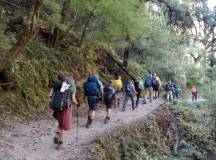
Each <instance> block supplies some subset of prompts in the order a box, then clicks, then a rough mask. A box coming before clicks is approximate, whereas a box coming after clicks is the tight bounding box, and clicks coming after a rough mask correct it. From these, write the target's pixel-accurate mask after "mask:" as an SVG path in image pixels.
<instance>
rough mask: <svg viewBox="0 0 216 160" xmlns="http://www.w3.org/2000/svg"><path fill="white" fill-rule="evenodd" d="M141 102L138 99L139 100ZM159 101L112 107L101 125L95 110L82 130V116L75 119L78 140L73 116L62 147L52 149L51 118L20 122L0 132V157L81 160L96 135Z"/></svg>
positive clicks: (100, 116) (0, 159)
mask: <svg viewBox="0 0 216 160" xmlns="http://www.w3.org/2000/svg"><path fill="white" fill-rule="evenodd" d="M141 102H142V101H141ZM160 104H162V102H160V101H154V102H153V103H151V104H146V105H140V106H139V108H138V109H136V110H134V111H132V110H131V107H130V104H128V108H127V110H126V111H125V112H122V111H119V109H114V110H113V114H112V119H111V120H110V122H109V123H107V124H104V123H103V122H104V114H105V112H104V111H98V112H97V115H96V118H95V120H94V122H93V125H92V127H91V128H90V129H86V128H85V127H84V125H85V124H86V117H80V119H79V139H78V140H76V139H75V137H76V136H75V135H76V125H75V124H76V118H75V117H74V118H73V124H74V125H73V127H72V130H71V131H70V132H69V133H68V134H67V136H66V138H65V141H64V146H65V148H64V150H62V151H56V150H55V145H54V144H53V136H54V133H55V130H56V125H57V124H56V122H55V120H54V119H50V120H41V121H37V122H32V123H30V124H26V125H24V124H22V125H21V124H20V125H17V126H15V127H14V128H13V129H12V130H10V131H9V130H1V132H0V160H76V159H78V158H77V157H79V159H85V153H83V150H82V148H83V146H86V145H87V144H88V143H90V142H91V141H93V140H95V139H96V138H97V137H99V136H103V135H104V134H107V133H108V132H110V131H111V130H112V129H115V128H117V127H120V126H122V125H127V124H130V123H133V122H134V121H137V120H139V119H141V118H144V117H146V116H147V115H148V114H150V113H152V112H153V111H154V110H155V109H157V108H158V107H159V106H160Z"/></svg>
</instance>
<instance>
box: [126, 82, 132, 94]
mask: <svg viewBox="0 0 216 160" xmlns="http://www.w3.org/2000/svg"><path fill="white" fill-rule="evenodd" d="M125 91H126V92H127V93H130V92H132V82H130V81H129V82H127V83H126V84H125Z"/></svg>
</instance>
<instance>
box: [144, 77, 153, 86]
mask: <svg viewBox="0 0 216 160" xmlns="http://www.w3.org/2000/svg"><path fill="white" fill-rule="evenodd" d="M144 85H145V87H152V76H151V75H148V76H147V77H146V79H145V82H144Z"/></svg>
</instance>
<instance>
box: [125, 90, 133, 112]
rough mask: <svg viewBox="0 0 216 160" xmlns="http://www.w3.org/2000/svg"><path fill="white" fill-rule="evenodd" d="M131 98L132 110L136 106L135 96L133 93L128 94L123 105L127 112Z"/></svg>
mask: <svg viewBox="0 0 216 160" xmlns="http://www.w3.org/2000/svg"><path fill="white" fill-rule="evenodd" d="M129 98H130V99H131V103H132V109H134V108H135V104H134V95H133V94H132V93H126V94H125V99H124V103H123V107H122V109H123V110H125V108H126V105H127V103H128V100H129Z"/></svg>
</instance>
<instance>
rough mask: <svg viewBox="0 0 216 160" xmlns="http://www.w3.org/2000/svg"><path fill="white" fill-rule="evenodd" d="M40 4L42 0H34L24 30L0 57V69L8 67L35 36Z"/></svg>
mask: <svg viewBox="0 0 216 160" xmlns="http://www.w3.org/2000/svg"><path fill="white" fill-rule="evenodd" d="M41 5H42V0H35V1H34V3H33V5H32V7H31V9H30V12H29V15H28V17H27V21H26V23H24V27H23V28H24V30H23V32H22V33H21V35H20V38H19V40H18V41H17V43H16V44H15V45H14V46H13V47H12V48H11V49H10V50H9V51H8V52H7V53H6V56H5V57H2V58H1V64H0V70H4V69H6V68H8V67H9V66H10V64H11V62H12V61H13V60H14V59H16V57H17V56H18V55H19V54H20V53H21V52H22V51H23V50H24V49H25V48H26V46H27V45H28V44H29V43H30V42H31V41H32V40H33V39H34V38H35V35H36V32H37V30H36V20H37V18H38V16H39V8H40V6H41Z"/></svg>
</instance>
